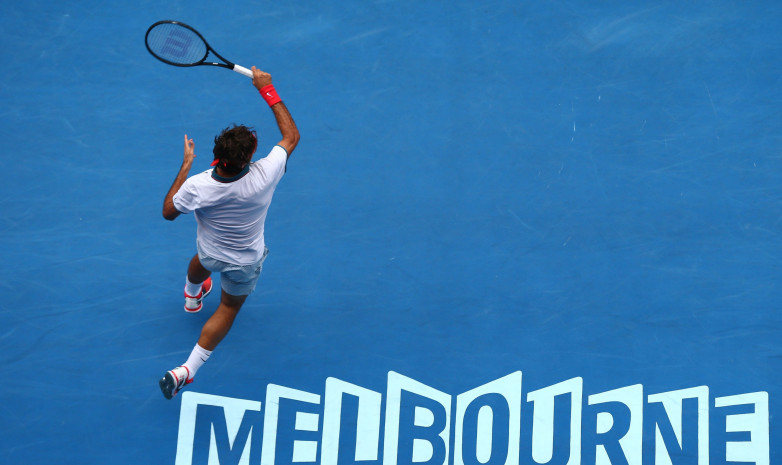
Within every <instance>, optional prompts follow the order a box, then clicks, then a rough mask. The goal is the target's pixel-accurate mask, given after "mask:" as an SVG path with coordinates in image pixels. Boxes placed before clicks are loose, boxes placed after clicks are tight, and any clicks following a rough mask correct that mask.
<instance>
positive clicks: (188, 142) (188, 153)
mask: <svg viewBox="0 0 782 465" xmlns="http://www.w3.org/2000/svg"><path fill="white" fill-rule="evenodd" d="M195 157H196V154H195V142H193V139H188V138H187V134H185V160H184V161H185V163H192V162H193V160H194V159H195Z"/></svg>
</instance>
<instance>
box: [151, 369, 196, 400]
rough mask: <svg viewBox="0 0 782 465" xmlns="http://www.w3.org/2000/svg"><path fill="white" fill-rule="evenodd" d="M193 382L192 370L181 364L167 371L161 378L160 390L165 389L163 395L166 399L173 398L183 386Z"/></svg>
mask: <svg viewBox="0 0 782 465" xmlns="http://www.w3.org/2000/svg"><path fill="white" fill-rule="evenodd" d="M192 382H193V378H191V377H190V370H188V369H187V367H185V366H179V367H176V368H174V369H173V370H171V371H167V372H166V374H165V375H163V377H162V378H161V379H160V383H159V384H160V390H161V391H163V395H164V396H165V397H166V399H171V398H172V397H174V396H175V395H176V394H177V392H179V391H181V390H182V388H183V387H185V386H186V385H188V384H190V383H192Z"/></svg>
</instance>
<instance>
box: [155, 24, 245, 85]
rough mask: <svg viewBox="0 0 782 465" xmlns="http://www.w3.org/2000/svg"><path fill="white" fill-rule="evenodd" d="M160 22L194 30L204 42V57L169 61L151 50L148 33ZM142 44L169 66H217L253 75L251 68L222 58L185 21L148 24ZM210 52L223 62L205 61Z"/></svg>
mask: <svg viewBox="0 0 782 465" xmlns="http://www.w3.org/2000/svg"><path fill="white" fill-rule="evenodd" d="M161 24H176V25H177V26H182V27H184V28H187V29H190V30H191V31H192V32H194V33H195V35H197V36H198V38H199V39H201V40H202V41H203V42H204V45H206V54H205V55H204V57H203V58H201V59H200V60H199V61H197V62H194V63H176V62H173V61H170V60H166V59H165V58H163V57H161V56H160V55H158V54H156V53H155V52H153V51H152V49H151V48H150V46H149V33H150V32H151V31H152V29H154V28H155V27H156V26H159V25H161ZM144 45H145V46H146V47H147V51H148V52H149V53H150V55H152V56H153V57H155V58H157V59H158V60H160V61H162V62H163V63H166V64H168V65H171V66H179V67H181V68H191V67H193V66H202V65H209V66H219V67H221V68H226V69H230V70H233V71H236V72H237V73H239V74H243V75H245V76H247V77H249V78H252V77H253V72H252V71H251V70H249V69H247V68H245V67H244V66H240V65H237V64H235V63H232V62H230V61H228V60H226V59H225V58H223V56H222V55H220V54H219V53H217V51H216V50H215V49H213V48H212V46H211V45H209V42H207V41H206V39H205V38H204V36H202V35H201V33H200V32H198V31H196V30H195V28H193V27H192V26H189V25H187V24H185V23H183V22H181V21H174V20H170V19H166V20H163V21H158V22H156V23H155V24H153V25H151V26H149V29H147V33H146V34H145V35H144ZM210 52H211V53H212V54H214V56H216V57H217V58H219V59H220V60H223V62H222V63H218V62H214V61H206V59H207V58H208V57H209V53H210Z"/></svg>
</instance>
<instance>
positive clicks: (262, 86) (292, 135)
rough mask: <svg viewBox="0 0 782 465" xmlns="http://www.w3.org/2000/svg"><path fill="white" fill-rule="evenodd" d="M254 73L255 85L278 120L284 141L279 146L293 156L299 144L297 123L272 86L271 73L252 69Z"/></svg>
mask: <svg viewBox="0 0 782 465" xmlns="http://www.w3.org/2000/svg"><path fill="white" fill-rule="evenodd" d="M252 71H253V85H254V86H255V88H256V89H258V91H259V92H260V93H261V96H263V98H264V100H266V102H267V103H268V104H269V106H270V107H271V109H272V112H273V113H274V117H275V118H276V119H277V127H278V128H280V134H282V140H281V141H280V142H279V143H278V145H280V146H282V147H283V148H284V149H285V150H286V151H287V152H288V156H289V157H290V156H291V153H293V149H295V148H296V145H297V144H298V143H299V129H298V128H297V127H296V123H295V122H294V121H293V117H291V114H290V112H289V111H288V107H286V106H285V104H284V103H282V100H281V99H280V97H279V96H278V95H277V91H276V90H274V87H273V86H272V76H271V74H269V73H266V72H264V71H261V70H260V69H257V68H256V67H255V66H253V67H252Z"/></svg>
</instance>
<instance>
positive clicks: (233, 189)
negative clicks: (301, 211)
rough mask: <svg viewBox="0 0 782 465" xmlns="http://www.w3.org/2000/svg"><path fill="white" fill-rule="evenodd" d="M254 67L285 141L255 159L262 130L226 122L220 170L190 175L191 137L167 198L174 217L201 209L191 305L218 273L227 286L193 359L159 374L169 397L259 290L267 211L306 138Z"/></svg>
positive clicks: (188, 290) (191, 308) (188, 286)
mask: <svg viewBox="0 0 782 465" xmlns="http://www.w3.org/2000/svg"><path fill="white" fill-rule="evenodd" d="M252 72H253V85H254V86H255V87H256V88H257V89H258V91H259V92H260V93H261V96H262V97H263V98H264V100H266V103H268V104H269V106H270V107H271V110H272V112H273V113H274V117H275V118H276V120H277V126H278V127H279V129H280V133H281V134H282V140H281V141H280V142H279V143H278V144H277V145H276V146H274V148H272V149H271V151H270V152H269V154H268V155H266V157H265V158H262V159H260V160H258V161H256V162H254V163H253V162H252V156H253V153H255V149H256V147H257V145H258V141H257V139H256V137H255V132H254V131H251V130H250V129H249V128H247V127H245V126H234V127H232V128H227V129H225V130H223V132H222V133H220V135H219V136H217V137H216V138H215V146H214V149H213V153H214V161H213V162H212V166H213V167H214V168H213V169H209V170H207V171H204V172H203V173H200V174H196V175H194V176H192V177H190V178H188V173H189V172H190V168H191V166H192V165H193V159H195V152H194V149H195V143H194V142H193V140H192V139H188V138H187V135H185V156H184V161H183V162H182V167H181V168H180V169H179V174H177V177H176V179H175V180H174V184H173V185H172V186H171V189H170V190H169V191H168V194H167V195H166V199H165V201H164V202H163V217H164V218H166V219H167V220H174V219H175V218H176V217H178V216H179V215H180V214H182V213H189V212H194V213H195V218H196V222H197V223H198V231H197V236H198V239H197V241H196V244H197V249H198V253H197V254H196V255H195V256H194V257H193V258H192V259H191V260H190V265H189V266H188V269H187V279H186V283H185V311H186V312H191V313H194V312H198V311H199V310H201V307H202V305H203V304H202V300H203V298H204V297H205V296H206V295H207V294H209V293H210V292H211V291H212V278H211V277H210V275H211V273H212V272H220V283H221V287H222V296H221V298H220V305H219V306H218V307H217V310H216V311H215V312H214V314H213V315H212V316H211V317H210V318H209V320H207V322H206V323H205V324H204V326H203V328H202V329H201V336H200V337H199V339H198V343H197V344H196V346H195V347H194V348H193V351H192V352H191V354H190V356H189V357H188V359H187V361H186V362H185V363H184V364H182V365H181V366H179V367H176V368H174V369H173V370H171V371H168V372H166V374H165V375H164V376H163V378H162V379H161V380H160V389H161V390H162V391H163V395H164V396H165V397H166V399H171V398H172V397H173V396H174V395H176V393H177V392H179V391H180V390H181V389H182V388H183V387H184V386H185V385H186V384H190V383H191V382H192V381H193V377H194V376H195V374H196V372H197V371H198V369H199V368H200V367H201V365H203V364H204V362H206V361H207V360H208V359H209V356H210V355H211V354H212V351H213V350H214V349H215V347H217V345H218V344H219V343H220V341H222V339H223V338H224V337H225V335H226V334H228V331H229V330H230V329H231V325H232V324H233V322H234V319H235V318H236V315H237V313H239V309H241V308H242V304H244V301H245V299H246V298H247V296H248V295H249V294H250V293H251V292H253V290H255V285H256V283H257V282H258V277H259V276H260V274H261V268H262V266H263V261H264V259H266V254H267V253H268V252H269V251H268V249H267V248H266V245H265V243H264V239H263V228H264V222H265V221H266V212H267V211H268V209H269V204H270V203H271V201H272V195H273V194H274V189H275V188H276V187H277V183H278V182H279V181H280V178H282V175H283V174H284V173H285V167H286V164H287V160H288V157H290V155H291V153H293V149H295V148H296V144H298V142H299V131H298V129H297V128H296V124H295V123H294V122H293V118H291V115H290V113H289V112H288V109H287V108H286V107H285V104H284V103H282V100H281V99H280V97H279V95H278V94H277V92H276V91H275V89H274V86H272V77H271V75H270V74H268V73H265V72H263V71H261V70H259V69H256V68H255V67H254V66H253V68H252Z"/></svg>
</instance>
